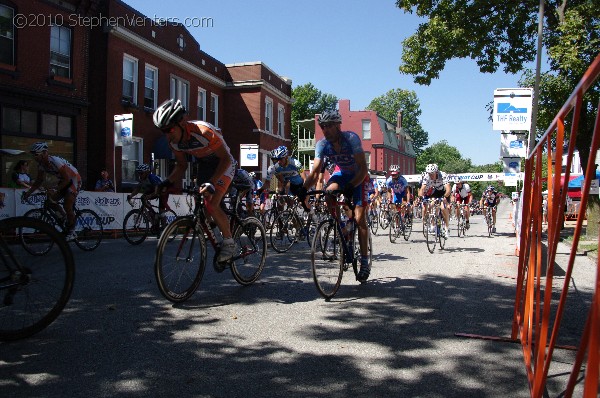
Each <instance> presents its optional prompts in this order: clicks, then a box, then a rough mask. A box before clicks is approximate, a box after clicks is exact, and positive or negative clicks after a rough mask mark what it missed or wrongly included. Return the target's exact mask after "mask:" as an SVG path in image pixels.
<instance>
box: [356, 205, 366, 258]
mask: <svg viewBox="0 0 600 398" xmlns="http://www.w3.org/2000/svg"><path fill="white" fill-rule="evenodd" d="M365 209H366V207H364V206H356V207H355V208H354V217H355V220H356V223H357V224H358V243H359V245H360V254H361V255H362V256H363V257H367V256H368V255H369V229H368V228H369V227H368V226H367V217H365Z"/></svg>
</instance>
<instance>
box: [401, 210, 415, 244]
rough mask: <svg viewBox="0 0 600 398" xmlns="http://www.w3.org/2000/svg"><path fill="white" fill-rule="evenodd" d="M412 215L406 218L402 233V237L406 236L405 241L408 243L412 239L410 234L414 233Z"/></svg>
mask: <svg viewBox="0 0 600 398" xmlns="http://www.w3.org/2000/svg"><path fill="white" fill-rule="evenodd" d="M412 224H413V220H412V214H407V215H406V216H405V218H404V230H403V231H402V235H403V236H404V240H405V241H407V242H408V239H409V238H410V234H411V232H412Z"/></svg>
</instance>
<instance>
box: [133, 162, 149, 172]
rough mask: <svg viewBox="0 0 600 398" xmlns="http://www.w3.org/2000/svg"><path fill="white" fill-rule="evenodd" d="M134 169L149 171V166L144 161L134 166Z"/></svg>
mask: <svg viewBox="0 0 600 398" xmlns="http://www.w3.org/2000/svg"><path fill="white" fill-rule="evenodd" d="M135 171H137V172H139V173H143V172H144V171H150V166H148V165H147V164H146V163H142V164H140V165H139V166H138V167H136V168H135Z"/></svg>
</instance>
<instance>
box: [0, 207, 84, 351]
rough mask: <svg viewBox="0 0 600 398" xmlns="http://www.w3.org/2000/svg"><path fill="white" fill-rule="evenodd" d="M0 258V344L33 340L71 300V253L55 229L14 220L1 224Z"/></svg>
mask: <svg viewBox="0 0 600 398" xmlns="http://www.w3.org/2000/svg"><path fill="white" fill-rule="evenodd" d="M15 232H16V233H17V234H18V235H19V236H18V237H16V236H15ZM24 241H26V242H29V243H30V245H28V246H26V245H25V244H23V242H24ZM49 242H52V243H51V244H50V243H49ZM40 247H41V248H43V251H44V255H43V256H40V255H39V254H38V253H39V251H38V249H39V248H40ZM0 257H2V259H3V263H4V265H5V266H4V265H3V266H0V291H1V292H2V301H1V302H0V340H6V341H8V340H17V339H23V338H26V337H29V336H32V335H34V334H36V333H38V332H39V331H41V330H43V329H44V328H46V327H47V326H48V325H50V324H51V323H52V322H53V321H54V320H55V319H56V318H57V317H58V316H59V314H60V313H61V311H62V310H63V308H64V307H65V305H66V304H67V302H68V301H69V297H70V296H71V291H72V290H73V282H74V280H75V263H74V261H73V254H72V253H71V249H70V247H69V245H68V244H67V242H65V239H64V237H63V236H61V234H60V233H59V232H57V231H56V229H54V227H53V226H51V225H49V224H47V223H45V222H43V221H41V220H39V219H34V218H29V217H13V218H7V219H4V220H2V221H0Z"/></svg>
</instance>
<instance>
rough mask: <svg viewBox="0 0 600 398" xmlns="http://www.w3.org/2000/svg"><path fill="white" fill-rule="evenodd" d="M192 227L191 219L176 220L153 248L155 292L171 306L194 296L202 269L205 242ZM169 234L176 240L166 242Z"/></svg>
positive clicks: (204, 267) (201, 275)
mask: <svg viewBox="0 0 600 398" xmlns="http://www.w3.org/2000/svg"><path fill="white" fill-rule="evenodd" d="M195 225H196V222H195V220H194V219H193V218H192V217H181V218H177V219H176V220H175V221H173V222H172V223H171V224H169V225H168V226H167V228H165V231H164V232H163V234H162V235H161V237H160V239H159V240H158V245H157V247H156V256H155V259H154V274H155V277H156V282H157V284H158V290H159V291H160V293H161V294H162V295H163V296H164V297H165V298H166V299H167V300H169V301H172V302H174V303H181V302H183V301H186V300H187V299H189V298H190V297H191V296H192V295H193V294H194V292H195V291H196V289H198V286H200V282H201V281H202V277H203V276H204V270H205V269H206V239H205V238H204V233H203V232H202V231H201V230H196V227H195ZM174 230H177V231H178V232H174ZM170 234H176V235H177V238H176V239H173V240H169V239H168V237H169V236H170Z"/></svg>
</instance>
